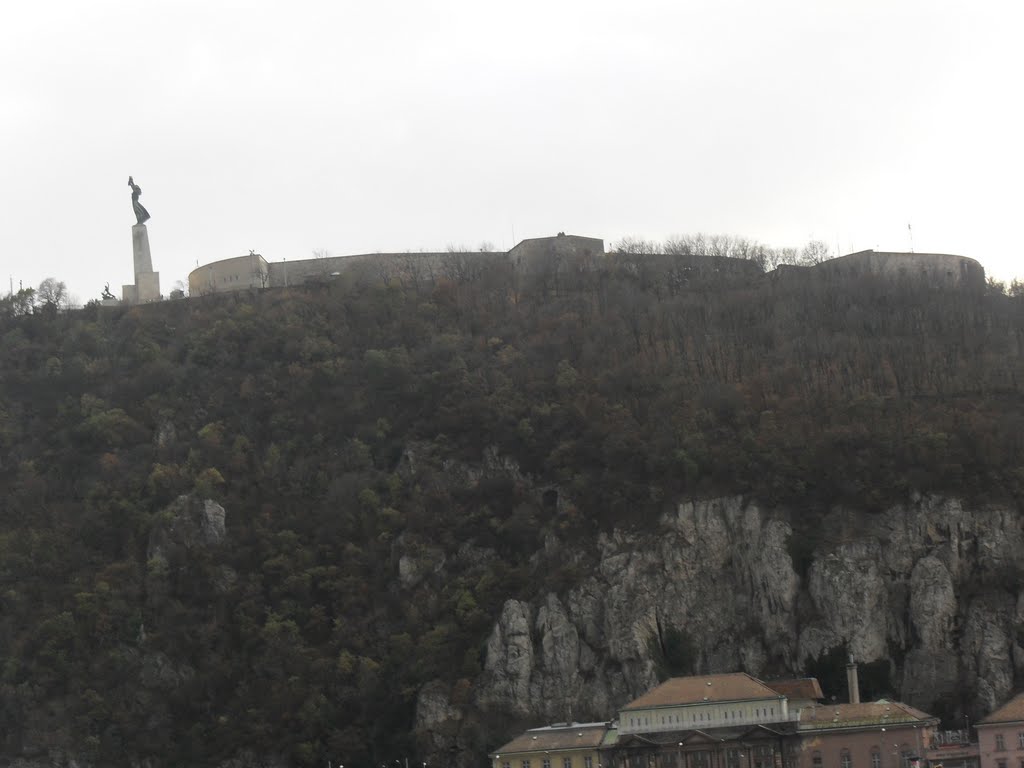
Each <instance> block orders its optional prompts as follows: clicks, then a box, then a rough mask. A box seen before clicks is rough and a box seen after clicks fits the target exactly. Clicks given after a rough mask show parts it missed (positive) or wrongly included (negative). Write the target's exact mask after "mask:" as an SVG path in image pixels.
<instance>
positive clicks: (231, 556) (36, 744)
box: [0, 259, 1024, 766]
mask: <svg viewBox="0 0 1024 768" xmlns="http://www.w3.org/2000/svg"><path fill="white" fill-rule="evenodd" d="M665 278H666V276H665V274H664V273H662V272H659V271H656V270H644V269H643V268H642V265H641V268H640V269H637V268H635V265H634V266H632V267H630V268H618V267H616V266H615V265H614V264H611V265H606V266H603V267H602V268H600V269H595V270H592V271H588V272H584V273H580V274H575V275H560V276H558V277H557V279H552V278H551V276H547V277H544V278H536V279H526V278H524V277H522V276H521V275H515V274H513V273H511V272H510V271H509V270H508V268H507V265H506V264H504V263H503V262H501V260H498V259H495V260H487V261H484V260H482V261H481V264H480V265H479V266H478V267H476V268H474V269H469V270H461V271H460V270H456V271H453V272H452V274H451V276H450V279H443V280H441V281H439V282H430V283H428V282H425V281H413V282H409V281H404V282H403V281H396V280H384V281H381V280H377V279H369V278H367V277H366V276H365V275H363V276H360V275H346V276H344V277H343V278H341V279H339V280H338V281H335V282H331V283H328V284H324V285H318V286H311V287H308V288H305V289H289V290H269V291H264V292H259V293H252V294H237V295H231V296H221V297H209V298H203V299H191V300H185V301H177V302H165V303H162V304H159V305H152V306H144V307H137V308H132V309H114V310H110V309H101V308H99V307H96V306H90V307H87V308H86V309H84V310H82V311H77V312H69V313H56V312H47V311H40V312H37V313H35V314H30V315H24V316H13V315H12V314H11V313H10V312H8V311H6V310H9V309H10V306H9V305H8V306H5V307H0V310H4V312H0V315H3V316H2V319H0V339H2V340H0V483H2V491H3V492H2V494H0V662H2V668H0V740H2V741H0V753H2V755H3V757H6V758H13V757H15V756H18V755H25V756H29V757H33V756H36V757H38V756H39V755H43V754H46V753H47V752H50V753H53V752H54V750H57V751H60V750H65V751H66V752H67V753H69V754H74V755H76V756H77V757H78V759H84V760H92V761H95V762H96V763H97V764H127V763H128V762H129V761H130V760H141V759H145V758H152V759H154V760H155V761H156V762H155V763H154V765H161V766H162V765H184V764H188V765H218V764H220V763H222V762H223V761H225V760H227V759H229V758H231V757H233V756H236V755H238V754H239V753H240V752H241V751H243V750H250V751H252V752H253V753H255V754H262V755H280V756H283V758H282V759H286V760H288V761H291V762H292V763H293V764H296V765H314V764H321V765H322V764H323V763H324V761H325V760H327V759H328V758H332V759H334V760H335V761H338V760H340V759H342V758H344V759H343V761H344V763H345V764H346V765H351V766H369V765H372V764H378V765H379V764H380V763H381V762H382V761H385V760H393V759H394V758H397V757H400V756H410V757H412V756H417V755H418V754H419V753H418V752H417V749H418V748H422V745H417V744H416V743H414V740H413V738H412V735H411V730H412V725H413V708H414V703H415V701H416V697H417V695H418V693H419V692H420V690H421V688H422V686H423V685H424V684H426V683H428V682H429V681H434V680H443V681H446V682H447V683H450V684H452V686H454V687H453V690H454V691H455V697H456V699H458V698H459V697H460V696H461V697H462V699H461V702H462V703H463V704H465V703H466V702H467V701H469V697H470V696H471V691H472V688H473V686H474V684H475V681H476V680H477V679H478V677H479V676H480V673H481V669H482V665H483V662H484V645H485V643H486V641H487V638H488V636H489V634H490V632H491V629H492V626H493V625H494V622H495V621H496V620H497V619H498V618H499V616H500V615H501V613H502V607H503V605H505V603H506V601H507V600H509V599H510V598H523V599H532V598H534V597H536V596H538V595H541V594H546V593H558V592H560V591H561V590H564V589H566V588H568V587H569V586H571V585H573V584H575V583H577V582H579V580H580V579H582V578H584V577H585V576H586V575H587V574H586V572H585V571H586V566H585V565H581V564H580V562H579V561H578V560H577V561H565V562H550V561H548V560H543V558H539V557H538V552H541V551H542V550H543V546H544V541H545V538H546V537H547V536H548V534H550V533H553V532H554V533H557V534H558V536H560V537H563V538H566V539H573V540H576V541H579V542H588V541H594V540H595V537H596V535H597V533H598V532H600V531H606V532H607V531H611V530H612V529H613V528H617V529H626V530H634V531H637V532H643V531H645V530H648V529H651V528H652V527H653V526H654V525H655V524H656V521H657V520H658V519H659V517H660V516H661V515H662V514H663V513H664V512H665V511H666V510H668V509H671V508H673V507H674V506H675V505H676V504H677V503H678V502H679V501H680V500H684V499H702V498H708V497H712V496H716V495H724V494H728V495H733V496H736V495H741V496H745V497H746V498H749V499H752V500H755V501H756V502H757V503H758V504H759V505H760V507H761V508H762V509H767V510H771V509H772V508H774V507H776V506H778V507H786V508H787V509H788V510H792V511H795V514H793V515H792V526H793V530H794V533H793V535H792V537H791V538H790V540H789V542H788V547H789V549H790V552H791V553H792V554H793V557H794V562H796V563H798V564H799V563H804V564H806V561H807V560H808V559H809V558H810V556H811V553H812V552H813V551H814V548H815V546H817V544H818V540H819V537H820V536H821V516H822V514H823V512H822V511H821V510H824V509H826V508H827V507H832V506H836V505H841V506H845V507H849V508H852V509H856V510H861V511H863V512H866V513H878V512H879V511H880V510H883V509H885V508H886V507H887V506H888V505H890V504H893V503H899V502H901V501H904V500H906V499H907V498H909V497H910V496H911V495H912V494H917V493H937V494H949V495H955V496H957V497H959V498H967V499H973V500H976V501H978V502H979V503H986V502H999V503H1002V504H1004V505H1010V507H1011V508H1013V509H1019V500H1020V498H1021V495H1022V493H1024V402H1022V399H1021V391H1022V387H1024V299H1022V298H1019V297H1018V298H1009V297H1007V296H1005V295H1003V294H1002V293H1000V292H999V291H989V292H988V293H985V294H979V293H971V292H963V291H958V290H955V289H931V288H926V287H924V286H919V285H912V284H898V283H892V282H886V281H880V280H875V279H870V278H864V279H861V280H859V281H857V282H848V283H831V282H827V281H818V280H811V279H793V280H780V279H773V278H772V276H770V275H766V276H758V277H756V278H735V279H728V280H727V279H716V278H715V277H714V275H710V276H701V277H700V278H694V279H690V280H675V279H672V280H669V279H665ZM5 312H6V314H5ZM485 457H490V458H485ZM496 457H497V458H496ZM487 461H506V462H509V463H510V464H511V465H514V467H515V470H514V471H510V472H508V473H506V474H505V475H488V474H487V473H486V472H483V473H480V474H478V475H477V476H475V479H474V482H465V481H464V475H465V473H467V472H469V473H471V474H472V473H473V472H474V471H476V470H474V469H473V468H474V467H479V466H481V465H483V464H486V463H487ZM414 462H420V464H419V466H417V467H415V471H412V470H410V463H414ZM185 494H188V495H190V496H191V497H192V498H194V499H207V498H209V499H213V500H215V501H216V502H217V503H219V504H221V505H222V506H223V507H224V509H225V510H226V527H225V532H224V535H223V537H220V536H213V537H207V538H206V539H205V540H203V542H202V543H197V542H198V541H199V539H197V536H196V535H193V534H189V533H188V532H187V531H185V532H183V530H184V528H183V526H185V527H186V528H187V525H186V523H187V520H185V522H182V520H184V519H185V518H187V517H188V515H189V514H192V515H193V516H195V515H199V518H201V517H202V514H203V513H200V512H184V513H183V512H182V510H183V509H186V510H187V509H193V510H194V509H198V507H195V506H194V505H193V506H189V505H190V504H191V502H185V501H184V500H183V501H180V502H176V500H177V499H179V497H180V496H182V495H185ZM200 506H202V505H200ZM175 510H177V511H175ZM181 515H184V516H185V517H184V518H181V517H180V516H181ZM199 518H195V517H194V520H195V519H199ZM194 520H193V521H194ZM206 522H209V521H206ZM203 524H204V525H205V522H204V523H203ZM197 525H198V523H197ZM204 530H205V529H204ZM199 538H202V537H201V536H200V537H199ZM409 542H418V544H417V546H420V547H425V548H426V549H427V550H428V551H429V552H432V553H438V555H437V556H438V557H440V558H442V559H444V560H445V561H446V562H447V569H446V578H445V580H444V583H443V584H441V585H438V586H437V588H436V589H433V590H431V591H430V592H429V594H426V595H425V596H421V597H422V599H418V600H415V601H410V600H409V599H408V598H409V595H408V592H406V591H403V589H402V583H403V582H402V577H403V574H401V573H400V570H401V569H400V565H401V564H400V562H399V560H400V558H399V551H406V550H407V549H408V547H409V546H411V545H410V543H409ZM474 553H477V554H476V555H474ZM479 553H485V554H479ZM405 576H408V574H405ZM1010 577H1013V575H1012V574H1011V575H1010ZM780 671H785V670H780ZM789 671H791V672H800V671H802V670H796V669H794V670H789ZM460 692H461V693H460ZM456 703H458V701H457V702H456ZM0 763H2V758H0Z"/></svg>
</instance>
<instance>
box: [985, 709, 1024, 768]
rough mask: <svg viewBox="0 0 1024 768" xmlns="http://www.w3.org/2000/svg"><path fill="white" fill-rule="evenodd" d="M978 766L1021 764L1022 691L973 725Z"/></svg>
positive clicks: (1005, 767)
mask: <svg viewBox="0 0 1024 768" xmlns="http://www.w3.org/2000/svg"><path fill="white" fill-rule="evenodd" d="M976 728H977V730H978V751H979V755H978V756H979V760H980V763H981V768H1024V693H1019V694H1017V695H1016V696H1014V697H1013V698H1012V699H1010V700H1009V701H1008V702H1006V703H1005V704H1003V706H1001V707H999V709H997V710H995V711H994V712H992V713H991V714H989V715H988V716H987V717H984V718H982V719H981V721H979V722H978V724H977V726H976Z"/></svg>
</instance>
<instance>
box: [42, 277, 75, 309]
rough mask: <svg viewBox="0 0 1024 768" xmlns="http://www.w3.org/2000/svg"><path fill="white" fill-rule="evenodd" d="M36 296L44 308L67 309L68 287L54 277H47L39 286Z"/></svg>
mask: <svg viewBox="0 0 1024 768" xmlns="http://www.w3.org/2000/svg"><path fill="white" fill-rule="evenodd" d="M36 296H37V297H38V298H39V301H40V302H42V305H43V306H45V307H53V308H54V309H56V310H63V309H67V305H68V287H67V286H66V285H65V284H64V281H63V280H58V279H57V278H55V277H48V278H46V279H45V280H43V282H41V283H40V284H39V290H38V291H36Z"/></svg>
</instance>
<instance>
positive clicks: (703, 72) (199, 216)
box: [0, 0, 1024, 301]
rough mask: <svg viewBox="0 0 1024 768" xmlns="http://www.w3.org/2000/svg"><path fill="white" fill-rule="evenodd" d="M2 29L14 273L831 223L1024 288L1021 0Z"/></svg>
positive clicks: (281, 15)
mask: <svg viewBox="0 0 1024 768" xmlns="http://www.w3.org/2000/svg"><path fill="white" fill-rule="evenodd" d="M2 17H3V22H2V26H0V171H2V172H0V269H2V273H0V274H2V277H3V278H4V280H3V285H2V288H3V292H6V289H7V287H8V285H7V280H6V278H7V277H8V275H12V276H13V278H14V285H15V288H17V286H18V281H19V280H21V281H24V284H25V285H26V286H29V285H32V286H35V285H38V283H39V281H40V280H41V279H43V278H44V277H47V276H55V277H57V278H59V279H62V280H65V281H66V282H67V284H68V287H69V289H70V290H71V292H72V293H73V294H76V295H77V297H78V298H79V299H80V300H81V301H87V300H89V299H91V298H96V297H98V295H99V293H100V291H101V289H102V288H103V284H104V283H105V282H108V281H109V282H110V284H111V289H112V290H113V291H114V292H115V294H117V295H120V286H121V284H122V283H124V282H131V281H132V253H131V233H130V228H131V225H132V224H133V223H134V216H133V214H132V210H131V196H130V190H129V188H128V186H127V178H128V175H129V174H132V175H134V177H135V180H136V182H137V183H138V184H139V185H140V186H141V187H142V188H143V195H142V203H143V204H144V205H145V206H146V207H147V208H148V209H149V212H150V213H151V214H152V219H151V220H150V222H149V223H148V228H149V239H150V243H151V246H152V251H153V262H154V268H155V269H156V270H158V271H159V272H160V273H161V287H162V289H163V291H164V292H165V293H166V292H168V291H169V290H170V289H171V287H172V286H173V283H174V282H175V281H176V280H185V279H186V277H187V274H188V272H189V271H190V270H191V269H193V268H194V267H195V265H196V262H197V261H198V262H199V263H206V262H209V261H214V260H217V259H221V258H228V257H231V256H238V255H242V254H245V253H248V251H249V249H250V248H251V249H255V250H256V251H258V252H260V253H262V254H263V255H264V256H265V257H266V258H267V259H268V260H271V261H279V260H281V259H284V258H286V259H289V260H293V259H301V258H309V257H310V255H311V252H312V251H313V250H314V249H327V250H329V251H331V252H332V253H333V254H336V255H343V254H348V253H363V252H372V251H378V250H379V251H405V250H421V249H427V250H432V249H439V250H440V249H444V248H445V247H446V246H447V245H448V244H465V245H467V246H469V247H475V246H477V245H478V244H479V243H480V242H481V241H485V240H487V241H491V242H492V243H494V245H495V246H496V247H498V248H499V249H501V248H506V249H507V248H509V247H511V245H513V244H514V240H513V233H514V238H515V240H520V239H522V238H524V237H537V236H543V235H551V234H554V233H556V232H558V231H566V232H570V233H574V234H582V235H591V236H595V237H603V238H604V239H605V242H606V243H607V244H611V243H612V242H614V241H615V240H617V239H619V238H621V237H623V236H635V237H645V238H651V239H657V240H662V239H664V238H665V237H668V236H670V235H673V234H684V233H692V232H698V231H703V232H711V233H728V234H734V235H743V236H747V237H751V238H755V239H757V240H760V241H762V242H765V243H766V244H769V245H775V246H784V245H794V246H799V245H802V244H803V243H805V242H806V241H807V240H809V239H811V238H818V239H823V240H825V241H827V242H828V243H829V244H830V245H832V246H833V248H835V247H837V246H838V248H839V249H840V250H841V251H842V252H848V251H850V250H859V249H863V248H874V247H878V248H882V249H892V250H908V249H909V246H910V243H909V240H908V237H907V223H908V222H910V223H911V224H912V225H913V238H914V241H913V244H914V247H915V249H916V250H917V251H938V252H949V253H960V254H964V255H967V256H972V257H974V258H977V259H978V260H979V261H981V262H982V264H983V265H984V266H985V267H986V269H987V270H988V272H989V274H990V275H993V276H995V277H998V278H1000V279H1009V278H1011V277H1013V276H1024V268H1022V267H1021V262H1020V259H1019V258H1018V242H1019V239H1020V236H1021V235H1020V232H1019V231H1018V230H1017V224H1018V221H1019V218H1020V213H1021V210H1022V208H1024V205H1022V204H1024V194H1022V192H1021V184H1022V179H1024V151H1022V144H1024V106H1022V103H1024V102H1022V98H1021V96H1022V93H1021V92H1022V88H1021V79H1022V74H1024V45H1022V44H1021V42H1020V36H1021V30H1022V29H1024V24H1022V22H1024V4H1021V3H1020V2H1010V1H1007V2H999V3H993V2H988V3H986V2H977V1H975V2H968V1H967V0H964V2H960V3H952V2H943V1H942V0H927V1H925V0H922V1H920V2H917V1H915V0H808V1H807V2H797V1H795V0H782V1H781V2H778V1H775V0H675V1H674V2H658V1H657V0H615V2H610V1H606V0H588V1H587V2H583V1H582V0H565V1H563V2H559V0H545V1H539V0H516V2H501V3H498V2H493V0H421V1H414V0H405V1H400V0H377V1H376V2H373V1H372V0H361V2H358V3H357V2H350V1H349V0H330V1H323V2H320V1H314V0H291V1H290V2H284V1H283V0H282V1H281V2H269V1H267V0H247V1H245V2H242V1H241V0H234V1H232V0H198V1H196V0H135V1H134V2H125V1H124V0H90V2H82V0H73V1H70V0H59V1H57V2H46V1H45V0H32V1H31V2H30V1H29V0H25V1H24V2H13V0H12V2H8V3H5V4H4V10H3V14H2Z"/></svg>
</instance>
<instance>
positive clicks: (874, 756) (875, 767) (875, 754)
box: [871, 747, 882, 768]
mask: <svg viewBox="0 0 1024 768" xmlns="http://www.w3.org/2000/svg"><path fill="white" fill-rule="evenodd" d="M871 768H882V753H881V752H879V751H878V747H872V748H871Z"/></svg>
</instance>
